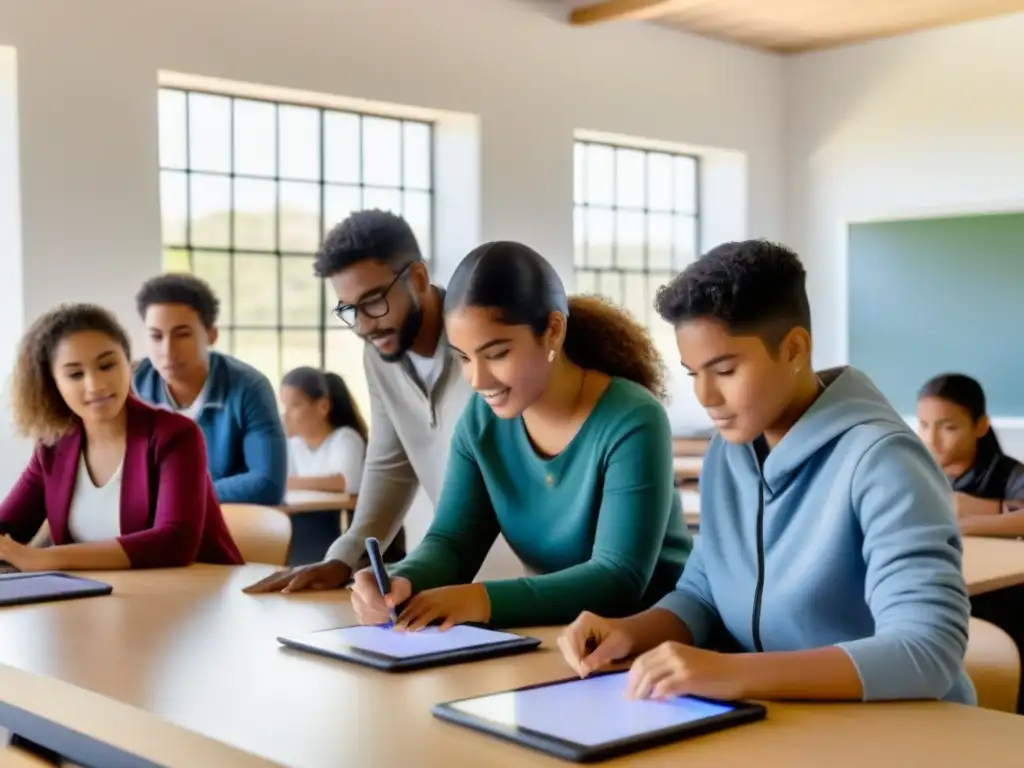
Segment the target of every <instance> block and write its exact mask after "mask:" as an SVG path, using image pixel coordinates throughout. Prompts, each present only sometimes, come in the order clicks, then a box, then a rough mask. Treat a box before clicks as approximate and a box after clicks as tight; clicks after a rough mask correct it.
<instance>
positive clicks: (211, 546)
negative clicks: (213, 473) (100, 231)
mask: <svg viewBox="0 0 1024 768" xmlns="http://www.w3.org/2000/svg"><path fill="white" fill-rule="evenodd" d="M130 359H131V354H130V350H129V344H128V337H127V335H126V334H125V332H124V329H122V328H121V326H120V325H119V324H118V322H117V320H115V319H114V317H113V316H112V315H111V314H110V313H109V312H107V311H106V310H104V309H101V308H100V307H96V306H93V305H90V304H71V305H65V306H62V307H59V308H57V309H56V310H54V311H52V312H50V313H49V314H46V315H44V316H43V317H41V318H40V319H39V320H37V321H36V323H35V324H34V325H33V326H32V328H31V329H29V331H28V333H27V334H25V337H24V338H23V339H22V342H21V347H20V349H19V352H18V360H17V364H16V368H15V371H14V377H13V391H12V401H13V409H14V421H15V424H16V425H17V427H18V430H19V431H20V432H21V433H22V434H23V435H25V436H26V437H29V438H32V439H33V440H35V441H36V443H37V447H36V450H35V452H34V453H33V455H32V459H31V460H30V461H29V464H28V467H26V469H25V471H24V472H23V473H22V475H21V478H20V479H19V480H18V482H17V483H16V484H15V486H14V488H13V489H12V490H11V492H10V493H9V494H8V495H7V498H6V499H4V501H3V503H2V504H0V560H4V561H7V562H8V563H10V564H11V565H13V566H14V567H15V568H18V569H20V570H22V571H42V570H60V571H66V570H86V569H101V570H113V569H119V568H166V567H171V566H183V565H188V564H189V563H192V562H194V561H199V562H206V563H220V564H225V565H235V564H241V563H242V562H243V560H242V556H241V554H240V553H239V551H238V548H237V547H236V546H235V543H234V541H233V540H232V538H231V534H230V533H229V532H228V529H227V526H226V525H225V523H224V517H223V516H222V515H221V511H220V507H219V506H218V504H217V498H216V496H215V495H214V493H213V485H212V483H211V481H210V477H209V473H208V472H207V469H206V445H205V442H204V440H203V434H202V432H201V431H200V430H199V428H198V427H197V426H196V425H195V424H194V423H193V422H192V421H191V420H190V419H188V418H185V417H184V416H179V415H178V414H176V413H171V412H170V411H164V410H157V409H154V408H151V407H150V406H148V405H145V404H143V403H142V402H140V401H139V400H136V399H135V398H133V397H132V396H131V395H130V378H131V369H130V364H129V362H128V361H129V360H130ZM44 520H48V521H49V523H50V537H51V539H52V540H53V546H50V547H43V548H35V547H29V546H27V544H28V542H29V541H30V540H31V539H32V537H33V536H35V534H36V533H37V532H38V531H39V528H40V526H42V524H43V521H44Z"/></svg>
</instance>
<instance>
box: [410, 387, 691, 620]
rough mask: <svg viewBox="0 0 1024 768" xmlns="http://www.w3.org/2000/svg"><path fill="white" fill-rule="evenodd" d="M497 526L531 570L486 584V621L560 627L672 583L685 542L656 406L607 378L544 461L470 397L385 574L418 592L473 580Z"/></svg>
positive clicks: (628, 605)
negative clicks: (579, 422)
mask: <svg viewBox="0 0 1024 768" xmlns="http://www.w3.org/2000/svg"><path fill="white" fill-rule="evenodd" d="M499 533H501V534H503V535H504V537H505V539H506V540H507V541H508V543H509V545H510V546H511V548H512V550H513V551H514V552H515V553H516V555H517V556H518V557H519V558H520V559H521V560H522V561H523V563H524V564H525V565H526V566H527V569H528V570H529V571H532V572H535V573H536V574H538V575H531V576H527V577H525V578H517V579H505V580H501V581H485V582H484V586H485V588H486V589H487V594H488V597H489V598H490V602H491V619H490V623H491V624H492V625H494V626H505V627H512V626H530V625H551V624H563V623H567V622H570V621H572V620H573V619H575V618H576V617H577V616H578V615H579V614H580V612H581V611H593V612H595V613H598V614H601V615H604V616H624V615H627V614H630V613H633V612H636V611H638V610H642V609H644V608H646V607H649V606H651V605H653V604H654V603H655V602H657V601H658V600H659V599H660V598H661V597H662V596H664V595H665V594H666V593H668V592H670V591H671V590H672V588H673V587H674V585H675V583H676V582H677V581H678V579H679V576H680V574H681V573H682V570H683V565H684V564H685V562H686V558H687V556H688V555H689V552H690V548H691V546H692V539H691V538H690V536H689V534H688V533H687V530H686V524H685V522H684V520H683V512H682V506H681V503H680V501H679V494H678V493H676V490H675V488H674V484H673V469H672V437H671V432H670V429H669V424H668V418H667V416H666V414H665V410H664V408H663V407H662V405H661V404H660V403H659V402H658V401H657V400H656V399H655V398H654V396H653V395H651V393H650V392H648V391H647V390H646V389H644V388H643V387H641V386H640V385H638V384H634V383H633V382H630V381H627V380H625V379H612V381H611V383H610V384H609V386H608V388H607V389H606V390H605V392H604V393H603V394H602V395H601V397H600V399H599V400H598V402H597V404H596V405H595V406H594V409H593V411H592V412H591V414H590V416H589V417H588V418H587V420H586V421H585V422H584V423H583V426H582V427H581V428H580V431H579V432H578V433H577V434H576V437H575V438H573V440H572V441H571V442H570V443H569V445H567V446H566V448H565V449H564V450H563V451H562V452H561V453H560V454H558V455H557V456H555V457H554V458H551V459H548V460H545V459H542V458H540V457H539V456H538V455H537V454H536V452H535V451H534V449H533V447H532V446H531V444H530V439H529V436H528V435H527V433H526V429H525V427H524V426H523V421H522V419H521V418H515V419H499V418H498V417H497V416H495V415H494V413H493V411H491V408H490V406H488V405H487V404H486V403H485V402H484V401H483V400H482V399H481V398H480V397H479V396H474V397H473V398H472V400H471V401H470V402H469V404H468V405H467V407H466V410H465V412H464V413H463V415H462V418H461V419H460V421H459V423H458V424H457V425H456V427H455V433H454V435H453V438H452V446H451V453H450V454H449V458H448V469H447V474H446V477H445V483H444V488H443V489H442V491H441V498H440V500H439V503H438V505H437V511H436V513H435V516H434V521H433V523H432V525H431V527H430V530H429V531H428V532H427V535H426V537H424V539H423V541H422V542H421V543H420V545H419V546H418V547H417V548H416V549H415V551H414V552H412V553H411V554H410V555H409V556H408V557H407V558H406V559H405V560H404V561H402V562H401V563H399V564H398V565H397V566H395V567H394V569H393V571H392V573H393V575H396V576H404V577H406V578H408V579H409V580H410V581H411V582H412V585H413V589H414V591H421V590H425V589H431V588H434V587H440V586H445V585H449V584H465V583H469V582H471V581H472V580H473V578H474V577H475V576H476V573H477V571H478V570H479V569H480V566H481V564H482V563H483V561H484V558H485V557H486V556H487V553H488V551H490V549H491V546H492V545H493V544H494V541H495V539H496V538H497V536H498V534H499Z"/></svg>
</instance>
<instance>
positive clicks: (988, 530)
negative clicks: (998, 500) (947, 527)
mask: <svg viewBox="0 0 1024 768" xmlns="http://www.w3.org/2000/svg"><path fill="white" fill-rule="evenodd" d="M1003 503H1004V504H1006V505H1016V504H1018V503H1019V502H1014V501H1006V502H1003ZM959 522H960V530H961V532H962V533H963V534H964V535H965V536H1024V509H1021V510H1018V511H1016V512H1006V513H1004V514H1002V515H970V516H969V517H962V518H960V521H959Z"/></svg>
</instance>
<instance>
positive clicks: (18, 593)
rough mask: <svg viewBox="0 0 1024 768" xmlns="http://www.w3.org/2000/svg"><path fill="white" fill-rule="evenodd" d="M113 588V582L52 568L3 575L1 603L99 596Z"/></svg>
mask: <svg viewBox="0 0 1024 768" xmlns="http://www.w3.org/2000/svg"><path fill="white" fill-rule="evenodd" d="M113 591H114V588H113V587H112V586H110V585H109V584H104V583H103V582H101V581H93V580H92V579H83V578H82V577H81V576H71V575H70V574H67V573H56V572H53V571H42V572H39V573H7V574H3V575H0V607H3V606H7V605H27V604H28V603H45V602H49V601H51V600H74V599H76V598H79V597H96V596H98V595H109V594H110V593H111V592H113Z"/></svg>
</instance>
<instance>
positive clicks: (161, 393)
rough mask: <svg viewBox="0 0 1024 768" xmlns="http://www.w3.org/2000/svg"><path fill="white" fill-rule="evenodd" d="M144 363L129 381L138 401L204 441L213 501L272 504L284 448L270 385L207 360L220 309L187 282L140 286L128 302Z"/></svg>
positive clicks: (220, 358)
mask: <svg viewBox="0 0 1024 768" xmlns="http://www.w3.org/2000/svg"><path fill="white" fill-rule="evenodd" d="M136 305H137V307H138V311H139V315H140V316H141V317H142V319H143V321H144V322H145V324H146V333H147V336H148V338H149V358H148V359H146V360H142V361H141V362H139V364H138V365H137V366H136V368H135V372H134V374H133V379H132V383H133V387H134V389H135V391H136V393H137V394H138V396H139V397H140V398H142V399H143V400H146V401H147V402H150V403H152V404H154V405H159V406H163V407H165V408H168V409H169V410H173V411H177V412H178V413H181V414H183V415H185V416H188V417H189V418H192V419H194V420H195V421H196V423H197V424H198V425H199V427H200V428H201V429H202V430H203V434H204V435H205V437H206V447H207V451H206V453H207V457H208V462H207V464H208V466H209V469H210V476H211V477H212V478H213V486H214V490H215V491H216V493H217V500H218V501H220V502H221V503H222V504H224V503H247V504H267V505H275V504H280V503H281V502H282V500H283V499H284V493H285V485H286V483H287V474H288V448H287V443H286V441H285V435H284V428H283V427H282V425H281V418H280V416H279V415H278V410H277V396H276V395H275V394H274V388H273V387H272V386H271V384H270V381H269V380H268V379H267V377H266V376H264V375H263V374H262V373H260V372H259V371H257V370H256V369H255V368H253V367H251V366H249V365H246V364H245V363H243V362H242V361H240V360H237V359H235V358H234V357H230V356H229V355H223V354H220V353H219V352H214V351H213V350H212V349H210V347H212V346H213V344H214V343H215V342H216V341H217V312H218V310H219V308H220V304H219V302H218V300H217V297H216V296H215V295H214V293H213V290H212V289H211V288H210V286H209V285H207V284H206V282H204V281H203V280H200V279H199V278H198V277H194V276H193V275H188V274H166V275H160V276H159V277H154V278H153V279H151V280H149V281H148V282H146V283H145V284H144V285H143V286H142V289H141V290H140V291H139V293H138V295H137V296H136Z"/></svg>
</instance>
